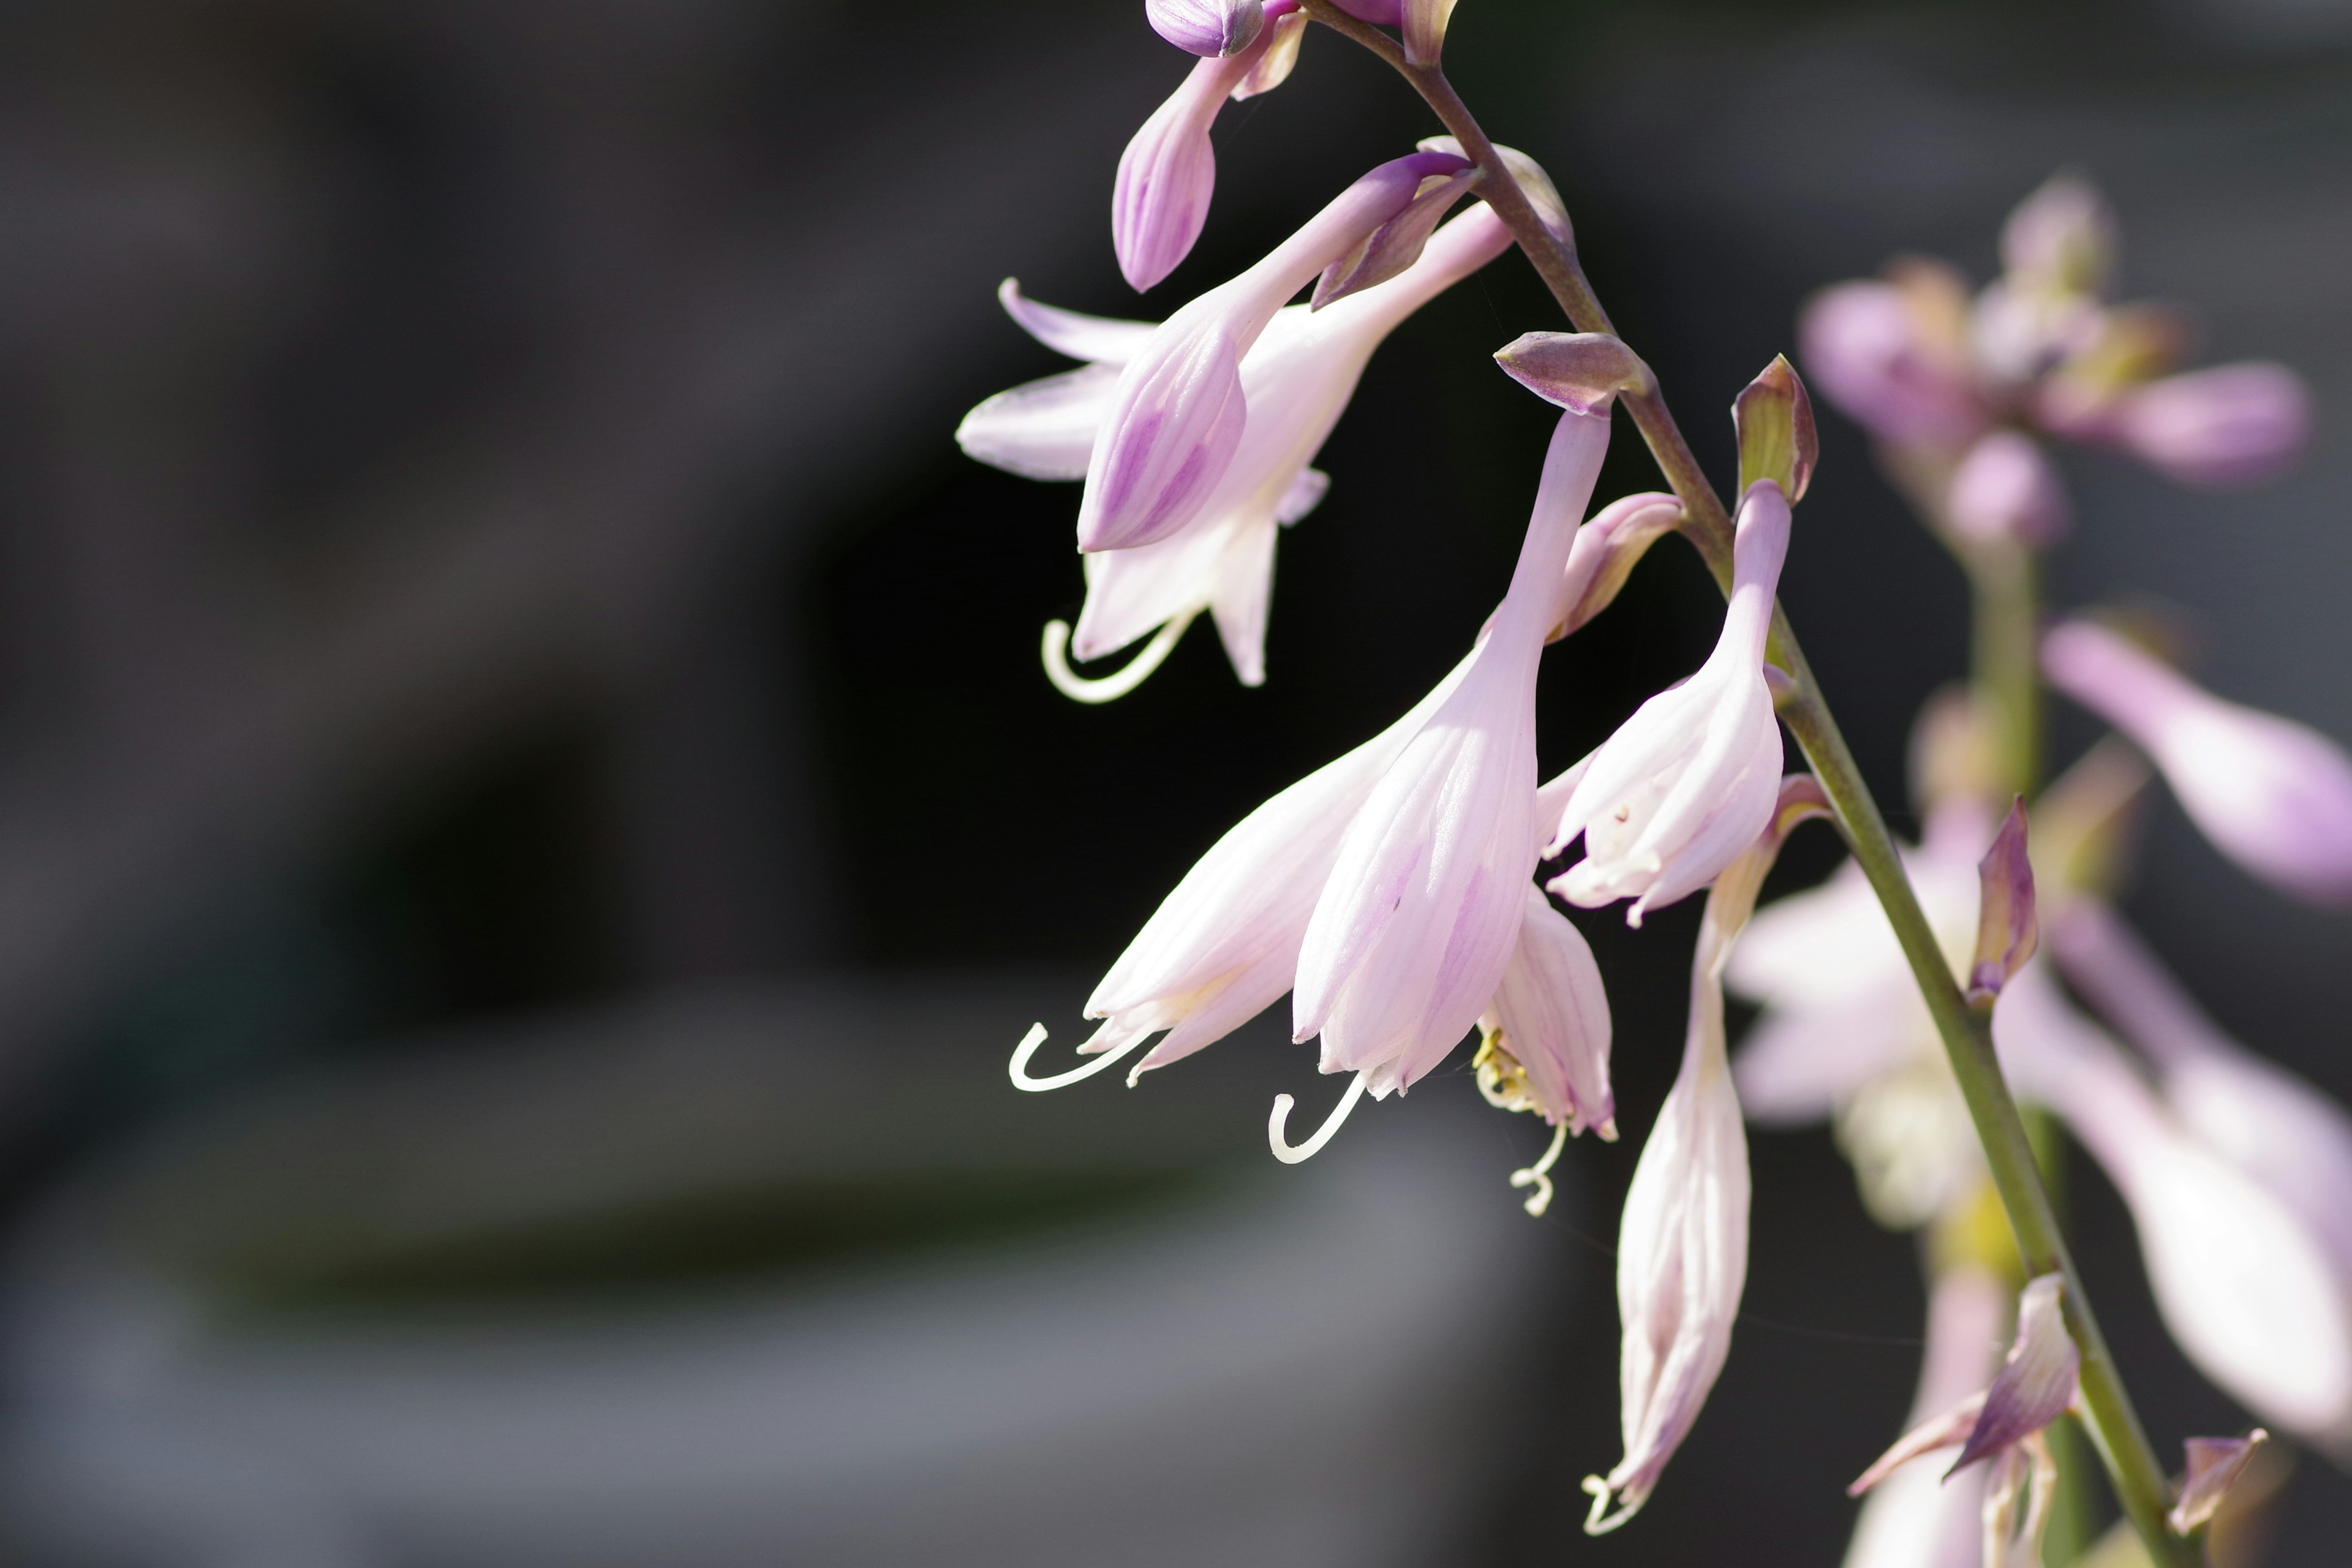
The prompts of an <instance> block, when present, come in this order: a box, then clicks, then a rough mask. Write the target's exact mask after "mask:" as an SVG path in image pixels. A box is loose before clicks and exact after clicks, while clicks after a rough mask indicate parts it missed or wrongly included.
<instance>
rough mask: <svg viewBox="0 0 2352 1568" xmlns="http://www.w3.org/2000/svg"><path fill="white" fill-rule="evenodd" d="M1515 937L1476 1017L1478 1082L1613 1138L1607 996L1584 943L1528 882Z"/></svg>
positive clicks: (1489, 1093)
mask: <svg viewBox="0 0 2352 1568" xmlns="http://www.w3.org/2000/svg"><path fill="white" fill-rule="evenodd" d="M1524 908H1525V912H1524V913H1523V914H1522V916H1521V918H1520V922H1519V936H1518V942H1517V946H1516V947H1515V948H1514V949H1513V951H1512V953H1511V960H1510V963H1507V965H1505V966H1504V969H1503V978H1502V980H1501V981H1500V982H1499V983H1498V984H1496V987H1495V997H1494V1000H1493V1002H1492V1003H1490V1004H1489V1005H1488V1006H1487V1008H1486V1014H1485V1016H1483V1017H1481V1018H1480V1019H1479V1020H1478V1023H1479V1027H1480V1029H1481V1030H1482V1031H1483V1032H1484V1036H1485V1037H1484V1039H1483V1040H1481V1042H1480V1044H1479V1049H1478V1087H1479V1089H1480V1090H1481V1091H1482V1092H1483V1093H1485V1095H1486V1099H1487V1100H1488V1101H1489V1102H1491V1103H1493V1104H1495V1105H1496V1106H1498V1107H1500V1108H1501V1109H1503V1110H1530V1111H1533V1112H1535V1113H1536V1114H1537V1115H1538V1116H1541V1117H1542V1118H1543V1119H1544V1120H1545V1121H1549V1122H1551V1123H1553V1124H1554V1125H1556V1126H1561V1127H1565V1128H1566V1129H1567V1130H1568V1131H1570V1132H1582V1131H1586V1130H1587V1129H1589V1128H1590V1129H1598V1130H1599V1131H1600V1133H1601V1137H1602V1138H1604V1139H1608V1140H1611V1141H1612V1142H1613V1141H1614V1140H1615V1138H1616V1136H1617V1100H1616V1096H1615V1095H1614V1094H1612V1092H1611V1091H1610V1088H1609V1036H1610V1024H1609V994H1608V992H1607V991H1606V990H1605V989H1603V988H1602V985H1601V966H1600V965H1599V964H1598V963H1594V962H1593V958H1592V949H1591V946H1590V945H1589V944H1588V943H1587V942H1585V940H1584V937H1583V935H1582V934H1581V933H1580V932H1579V931H1577V929H1576V927H1575V926H1573V925H1571V924H1570V923H1569V920H1568V917H1567V916H1565V915H1563V914H1561V913H1560V912H1559V910H1556V909H1553V908H1552V907H1551V900H1549V899H1547V898H1545V897H1544V895H1543V890H1542V889H1539V888H1538V887H1536V886H1535V885H1534V884H1533V883H1529V884H1528V887H1527V891H1526V894H1525V897H1524Z"/></svg>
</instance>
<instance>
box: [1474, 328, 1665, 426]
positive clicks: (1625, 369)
mask: <svg viewBox="0 0 2352 1568" xmlns="http://www.w3.org/2000/svg"><path fill="white" fill-rule="evenodd" d="M1495 363H1496V364H1499V365H1501V366H1502V367H1503V372H1504V374H1507V375H1508V376H1509V377H1510V378H1511V379H1512V380H1513V381H1516V382H1517V383H1518V384H1520V385H1521V386H1524V387H1526V388H1527V389H1528V391H1529V392H1532V393H1534V394H1535V395H1537V396H1538V397H1540V398H1542V399H1543V400H1544V401H1545V402H1546V403H1549V404H1554V405H1558V406H1559V407H1561V408H1570V409H1574V410H1575V411H1576V412H1578V413H1580V414H1586V413H1590V412H1591V411H1592V410H1593V409H1595V408H1605V407H1607V406H1608V405H1609V402H1610V400H1611V399H1612V398H1614V397H1615V396H1617V395H1618V394H1620V393H1626V392H1634V393H1643V392H1648V391H1650V390H1652V389H1653V388H1654V387H1655V386H1656V384H1657V383H1656V382H1655V381H1654V380H1653V379H1652V378H1651V375H1650V367H1649V366H1648V365H1646V364H1643V363H1642V357H1641V356H1640V355H1639V354H1637V353H1634V352H1633V350H1632V349H1629V348H1627V347H1626V346H1625V345H1624V344H1623V343H1622V342H1619V341H1618V340H1617V339H1615V338H1612V337H1611V336H1610V335H1609V334H1608V333H1606V332H1528V333H1526V334H1524V335H1522V336H1520V337H1517V338H1515V339H1513V340H1512V341H1511V342H1508V343H1507V344H1505V345H1504V346H1503V347H1502V348H1501V349H1499V350H1497V351H1496V354H1495Z"/></svg>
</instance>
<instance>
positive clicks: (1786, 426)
mask: <svg viewBox="0 0 2352 1568" xmlns="http://www.w3.org/2000/svg"><path fill="white" fill-rule="evenodd" d="M1731 422H1732V424H1733V426H1735V427H1736V428H1737V429H1738V432H1739V493H1740V494H1742V495H1746V494H1747V493H1748V486H1750V485H1752V484H1754V483H1755V482H1756V481H1757V480H1759V479H1770V480H1771V481H1773V482H1774V483H1775V484H1777V485H1779V486H1780V493H1781V494H1783V495H1785V496H1787V497H1788V498H1789V500H1790V502H1791V503H1794V502H1796V501H1799V500H1803V499H1804V494H1805V486H1806V485H1808V484H1810V483H1811V481H1812V477H1813V465H1814V464H1815V463H1816V462H1818V461H1820V459H1821V454H1822V447H1821V440H1820V437H1817V436H1816V435H1815V434H1814V433H1813V404H1812V399H1811V398H1810V397H1807V396H1806V395H1805V384H1804V383H1803V382H1802V381H1801V380H1799V379H1798V376H1797V367H1796V366H1794V365H1792V364H1790V363H1789V356H1788V355H1786V354H1780V355H1778V356H1776V357H1775V358H1774V359H1773V361H1772V363H1770V364H1769V365H1766V366H1765V367H1764V374H1761V375H1759V376H1758V377H1757V378H1756V379H1755V380H1754V381H1751V382H1749V383H1748V390H1746V391H1745V392H1742V393H1741V394H1740V395H1739V396H1738V398H1737V399H1735V400H1734V401H1733V403H1732V405H1731Z"/></svg>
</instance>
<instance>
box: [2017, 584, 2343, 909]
mask: <svg viewBox="0 0 2352 1568" xmlns="http://www.w3.org/2000/svg"><path fill="white" fill-rule="evenodd" d="M2042 670H2043V672H2044V673H2045V674H2046V675H2048V677H2049V678H2050V682H2051V684H2052V685H2053V686H2055V687H2057V688H2058V689H2060V690H2061V691H2063V692H2065V693H2066V694H2067V695H2068V696H2070V697H2072V698H2074V700H2076V701H2078V702H2080V703H2082V704H2083V705H2084V707H2086V708H2088V709H2090V710H2092V711H2093V712H2095V713H2096V714H2098V715H2099V716H2100V717H2101V718H2103V719H2105V720H2106V721H2108V722H2109V723H2111V724H2113V725H2115V726H2116V729H2118V730H2121V731H2123V732H2124V733H2125V734H2126V735H2128V736H2130V737H2131V738H2132V740H2133V741H2134V742H2137V744H2138V745H2139V747H2140V748H2141V749H2142V750H2143V751H2145V752H2147V754H2148V755H2149V756H2150V757H2151V758H2153V759H2154V760H2155V762H2156V764H2157V766H2158V768H2159V769H2160V770H2162V772H2163V773H2164V778H2165V782H2166V783H2167V784H2170V785H2171V786H2172V793H2173V795H2174V796H2175V797H2176V798H2178V799H2179V802H2180V805H2181V808H2182V809H2183V810H2185V811H2186V812H2188V814H2189V820H2191V821H2193V822H2194V823H2196V824H2197V826H2198V827H2199V828H2200V829H2201V830H2202V831H2203V832H2204V835H2205V837H2207V838H2209V839H2210V840H2212V842H2213V844H2214V846H2215V847H2217V848H2219V849H2220V850H2221V852H2222V853H2223V854H2225V855H2227V856H2229V857H2230V858H2231V859H2233V860H2235V861H2237V862H2238V864H2239V865H2241V866H2242V867H2244V868H2246V869H2247V870H2248V871H2251V872H2252V873H2253V874H2254V875H2255V876H2257V877H2259V878H2261V879H2263V880H2264V881H2266V882H2269V883H2270V884H2271V885H2272V886H2273V887H2275V888H2278V889H2281V890H2283V891H2284V892H2287V893H2291V894H2293V895H2294V896H2295V897H2297V898H2300V899H2304V900H2308V901H2309V902H2312V903H2315V904H2329V905H2340V904H2344V903H2347V902H2352V758H2347V756H2346V755H2345V754H2344V752H2343V749H2342V748H2340V747H2339V746H2337V745H2336V743H2335V742H2332V741H2330V740H2328V739H2327V738H2326V737H2325V736H2323V735H2321V734H2319V733H2318V732H2317V731H2314V730H2311V729H2308V728H2306V727H2305V726H2304V725H2301V724H2298V723H2295V722H2294V721H2292V720H2289V719H2282V718H2280V717H2278V716H2277V715H2276V714H2272V713H2264V712H2262V711H2260V710H2256V709H2252V708H2243V707H2240V706H2238V705H2237V704H2235V703H2232V702H2225V701H2223V700H2221V699H2220V698H2218V697H2215V696H2214V695H2213V694H2212V693H2210V692H2209V691H2206V690H2205V689H2202V688H2200V687H2199V686H2198V685H2196V684H2195V683H2194V682H2192V681H2190V680H2189V679H2188V678H2187V677H2186V676H2184V675H2182V674H2181V673H2180V672H2179V671H2178V670H2176V669H2174V668H2172V667H2171V666H2169V665H2168V664H2166V663H2165V662H2164V661H2163V660H2161V659H2158V658H2155V657H2154V656H2153V655H2151V654H2148V653H2146V652H2143V651H2142V650H2141V649H2140V648H2138V647H2136V646H2135V645H2134V644H2132V643H2131V642H2130V641H2129V640H2127V639H2126V638H2125V637H2121V636H2118V635H2117V634H2116V633H2115V632H2112V631H2109V630H2107V629H2105V627H2103V626H2096V625H2095V624H2093V623H2091V622H2088V621H2079V620H2078V621H2070V622H2067V623H2066V624H2064V625H2063V626H2058V627H2056V628H2054V629H2053V630H2052V631H2051V632H2050V633H2049V634H2048V635H2047V636H2046V637H2044V638H2043V639H2042Z"/></svg>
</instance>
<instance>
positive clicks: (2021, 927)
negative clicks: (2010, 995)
mask: <svg viewBox="0 0 2352 1568" xmlns="http://www.w3.org/2000/svg"><path fill="white" fill-rule="evenodd" d="M1977 878H1978V883H1979V888H1980V889H1981V893H1980V901H1979V904H1978V906H1977V953H1976V962H1975V963H1974V965H1973V966H1971V967H1970V969H1969V1002H1970V1003H1971V1004H1973V1005H1976V1006H1979V1007H1990V1006H1991V1005H1992V1003H1993V998H1994V997H1996V996H1998V995H2000V988H2001V987H2002V986H2004V985H2006V984H2009V981H2010V977H2011V975H2013V974H2015V973H2017V972H2018V971H2019V970H2021V969H2022V968H2024V967H2025V961H2026V960H2027V959H2029V958H2032V956H2033V949H2034V944H2035V943H2036V942H2038V941H2039V940H2040V939H2039V935H2038V933H2037V931H2036V930H2035V926H2034V921H2033V863H2032V860H2031V859H2029V858H2027V856H2026V849H2025V797H2024V796H2023V795H2020V796H2018V797H2017V800H2016V801H2015V803H2014V804H2012V805H2011V806H2010V808H2009V816H2007V817H2006V818H2004V819H2003V820H2002V822H2001V825H2000V832H1999V833H1998V834H1996V835H1994V837H1993V841H1992V847H1991V848H1990V849H1988V850H1986V851H1985V858H1983V859H1981V860H1979V861H1978V862H1977Z"/></svg>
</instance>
